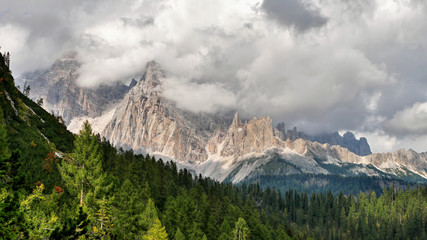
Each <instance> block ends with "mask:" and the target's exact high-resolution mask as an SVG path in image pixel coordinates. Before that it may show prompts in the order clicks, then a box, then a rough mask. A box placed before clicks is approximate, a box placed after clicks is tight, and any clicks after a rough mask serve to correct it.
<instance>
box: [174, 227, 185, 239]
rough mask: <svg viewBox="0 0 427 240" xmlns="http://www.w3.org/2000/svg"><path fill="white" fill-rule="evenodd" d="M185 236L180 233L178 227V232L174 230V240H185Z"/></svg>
mask: <svg viewBox="0 0 427 240" xmlns="http://www.w3.org/2000/svg"><path fill="white" fill-rule="evenodd" d="M185 239H186V238H185V235H184V233H182V232H181V229H180V228H179V227H178V230H176V233H175V240H185Z"/></svg>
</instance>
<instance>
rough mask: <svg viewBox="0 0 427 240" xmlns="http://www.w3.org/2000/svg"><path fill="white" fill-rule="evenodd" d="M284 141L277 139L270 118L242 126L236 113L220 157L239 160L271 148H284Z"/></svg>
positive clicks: (255, 120)
mask: <svg viewBox="0 0 427 240" xmlns="http://www.w3.org/2000/svg"><path fill="white" fill-rule="evenodd" d="M283 146H284V144H283V141H281V140H280V139H279V138H277V137H276V135H275V133H274V129H273V124H272V121H271V119H270V118H269V117H265V118H259V119H253V120H250V121H248V122H247V123H245V124H242V123H241V122H240V119H239V114H238V113H236V115H235V116H234V119H233V122H232V124H231V125H230V128H229V129H228V132H227V134H226V136H225V139H224V141H223V142H222V149H221V152H220V153H219V155H220V156H223V157H230V156H233V157H234V158H238V157H241V156H244V155H246V154H249V153H262V152H264V151H266V150H267V149H270V148H278V147H283Z"/></svg>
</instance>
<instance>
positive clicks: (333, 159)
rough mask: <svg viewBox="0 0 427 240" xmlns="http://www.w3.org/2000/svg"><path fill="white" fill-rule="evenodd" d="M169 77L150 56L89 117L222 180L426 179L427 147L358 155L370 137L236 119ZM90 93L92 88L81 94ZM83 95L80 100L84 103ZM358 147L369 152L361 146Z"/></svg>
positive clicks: (120, 136)
mask: <svg viewBox="0 0 427 240" xmlns="http://www.w3.org/2000/svg"><path fill="white" fill-rule="evenodd" d="M63 61H70V60H69V59H67V60H63ZM72 73H73V71H69V72H68V75H70V74H71V75H72ZM62 75H63V74H62ZM57 78H59V79H61V77H58V76H57ZM164 78H165V74H164V72H163V71H162V70H161V67H160V66H159V65H158V64H157V63H155V62H149V63H147V65H146V70H145V73H144V75H143V76H142V77H141V78H140V79H139V80H138V81H134V82H132V83H131V85H130V86H133V87H132V88H131V89H130V90H128V91H126V93H124V94H123V95H124V96H123V97H122V98H119V97H117V98H116V99H117V101H116V105H115V106H114V107H113V108H111V109H110V110H109V111H108V112H105V111H104V114H103V115H101V116H98V117H97V118H93V117H91V115H87V116H86V117H91V120H92V124H94V125H96V124H98V125H99V126H101V127H100V128H99V129H98V131H99V133H100V134H101V135H102V136H103V137H105V138H107V139H108V140H109V141H110V142H112V143H113V144H114V145H116V146H117V147H122V148H125V149H133V150H134V151H136V152H140V153H149V154H153V155H157V156H160V157H162V158H164V159H167V160H169V159H171V160H174V161H176V162H177V163H178V164H179V166H181V167H186V168H188V169H191V170H193V171H194V172H195V173H201V174H203V175H205V176H208V177H212V178H215V179H218V180H226V181H232V182H239V181H243V180H245V179H248V178H250V177H253V176H256V175H262V174H270V175H271V174H273V175H274V174H276V175H277V174H279V175H280V174H298V173H308V174H337V175H342V176H352V175H367V176H382V177H392V176H394V177H399V178H411V179H418V180H419V179H427V154H425V153H416V152H413V151H405V150H399V151H396V152H394V153H384V154H369V155H366V156H360V155H365V154H367V152H370V149H369V145H368V144H367V141H366V139H360V140H356V139H355V137H354V135H353V134H351V133H346V134H344V136H343V137H341V136H339V135H338V136H339V137H338V136H336V135H335V136H333V137H332V139H335V141H336V142H337V143H339V144H341V145H342V144H343V143H346V144H350V145H351V144H354V141H356V144H355V146H356V145H357V146H356V147H355V148H354V149H353V150H352V151H351V147H349V148H350V149H349V148H344V147H342V146H339V145H331V144H327V143H321V142H322V141H320V140H319V141H313V140H310V137H312V136H308V135H303V133H301V132H298V131H297V130H296V129H294V130H293V131H286V132H285V131H284V124H283V127H281V126H278V128H274V127H273V123H272V120H271V119H270V118H269V117H264V118H258V119H252V120H249V121H244V122H242V121H241V120H240V117H239V114H238V113H236V114H235V115H234V118H233V119H231V118H228V117H226V116H221V115H213V114H205V113H192V112H189V111H185V110H182V109H180V108H178V107H177V106H176V105H175V103H174V102H173V101H171V100H169V99H167V98H166V97H164V96H163V94H162V92H163V86H162V81H163V79H164ZM109 91H113V90H109ZM120 92H121V93H123V92H125V91H120ZM84 94H89V93H85V92H81V95H79V94H77V95H78V96H84ZM89 95H90V94H89ZM85 98H86V99H88V98H89V97H83V99H85ZM65 99H66V98H65ZM95 99H96V98H95ZM63 102H64V100H63ZM65 102H66V101H65ZM86 102H95V101H86ZM84 103H85V101H83V102H78V104H80V105H79V106H86V105H85V104H84ZM58 106H59V108H60V109H64V107H61V106H63V105H60V104H58ZM69 106H71V105H69ZM85 109H89V107H87V108H85ZM99 111H102V109H101V108H100V109H99ZM93 113H94V114H93V115H92V116H96V114H99V113H98V112H97V111H93ZM80 114H84V113H80ZM70 117H71V116H70ZM83 118H84V117H83ZM99 122H103V123H102V124H99ZM300 135H301V136H303V138H301V137H300ZM312 138H313V137H312ZM325 138H327V137H325ZM340 141H341V143H340ZM352 141H353V142H352ZM366 146H367V147H366ZM355 149H356V150H357V151H359V152H363V153H364V154H360V155H357V154H355V153H354V152H357V151H356V150H355Z"/></svg>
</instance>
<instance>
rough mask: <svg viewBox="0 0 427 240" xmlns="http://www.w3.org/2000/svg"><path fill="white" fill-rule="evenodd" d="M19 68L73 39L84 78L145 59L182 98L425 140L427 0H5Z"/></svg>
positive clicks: (301, 123) (7, 44) (197, 106)
mask: <svg viewBox="0 0 427 240" xmlns="http://www.w3.org/2000/svg"><path fill="white" fill-rule="evenodd" d="M0 6H1V8H0V46H1V47H2V49H1V51H9V52H10V53H11V68H12V72H13V74H14V75H15V76H19V75H20V74H22V73H24V72H26V71H34V70H38V69H45V68H48V67H49V66H50V65H51V64H52V63H53V62H54V60H55V59H57V58H59V57H61V56H62V55H63V54H65V53H67V52H70V51H74V52H77V57H78V59H79V61H80V62H81V63H82V67H81V69H80V75H79V78H78V83H79V84H80V85H82V86H85V87H95V86H96V85H98V84H100V83H113V82H116V81H122V82H128V81H129V80H130V79H131V78H133V77H137V76H140V75H141V73H142V72H143V71H144V67H145V64H146V62H148V61H151V60H154V61H157V62H158V63H159V64H160V65H161V66H162V67H163V69H164V71H165V73H166V77H167V78H166V79H165V81H164V83H163V84H164V93H163V94H164V95H165V96H166V97H168V98H170V99H172V100H174V101H176V103H177V105H178V106H179V107H181V108H183V109H186V110H189V111H193V112H206V113H217V112H223V111H239V113H240V115H241V116H243V117H245V118H252V117H261V116H266V115H269V116H270V117H271V118H272V119H273V121H274V123H278V122H281V121H284V122H285V123H286V126H287V128H292V127H293V126H297V127H298V129H300V130H303V131H305V132H308V133H319V132H324V131H340V132H342V131H346V130H350V131H353V132H355V134H356V136H357V137H360V136H365V137H367V139H368V142H369V143H370V145H371V148H372V150H373V151H374V152H386V151H393V150H396V149H398V148H406V149H408V148H412V149H414V150H416V151H419V152H422V151H427V54H426V53H427V52H426V48H427V1H424V0H286V1H283V0H233V1H230V0H203V1H200V0H92V1H84V0H73V1H66V0H38V1H34V0H14V1H10V0H0Z"/></svg>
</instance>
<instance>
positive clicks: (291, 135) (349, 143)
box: [276, 122, 372, 156]
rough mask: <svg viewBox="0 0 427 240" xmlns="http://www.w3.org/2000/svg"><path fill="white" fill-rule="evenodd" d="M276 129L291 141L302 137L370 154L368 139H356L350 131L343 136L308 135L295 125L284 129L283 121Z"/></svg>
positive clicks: (335, 133)
mask: <svg viewBox="0 0 427 240" xmlns="http://www.w3.org/2000/svg"><path fill="white" fill-rule="evenodd" d="M276 129H277V130H278V135H279V136H280V137H281V138H282V139H283V140H286V139H290V140H292V141H295V140H296V139H298V138H302V139H306V140H308V141H311V142H319V143H328V144H330V145H338V146H341V147H344V148H347V149H349V150H350V151H352V152H354V153H355V154H357V155H360V156H367V155H370V154H372V152H371V148H370V147H369V144H368V140H366V138H364V137H361V138H360V139H356V137H355V136H354V134H353V133H352V132H346V133H344V135H343V136H341V135H340V134H339V133H338V132H333V133H321V134H316V135H309V134H306V133H304V132H301V131H298V130H297V128H296V127H294V128H293V129H292V130H286V128H285V123H284V122H281V123H279V124H277V126H276Z"/></svg>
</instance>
